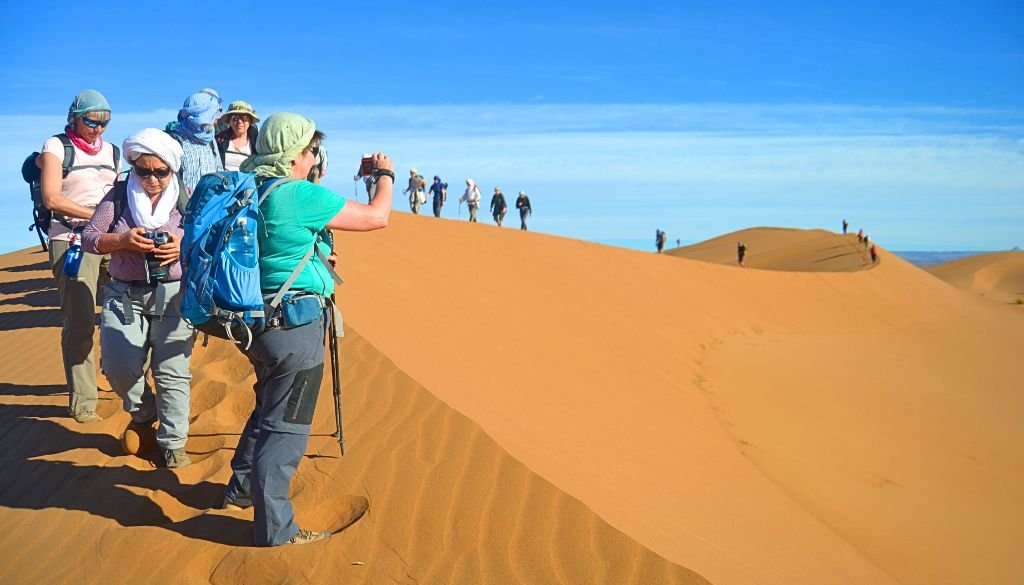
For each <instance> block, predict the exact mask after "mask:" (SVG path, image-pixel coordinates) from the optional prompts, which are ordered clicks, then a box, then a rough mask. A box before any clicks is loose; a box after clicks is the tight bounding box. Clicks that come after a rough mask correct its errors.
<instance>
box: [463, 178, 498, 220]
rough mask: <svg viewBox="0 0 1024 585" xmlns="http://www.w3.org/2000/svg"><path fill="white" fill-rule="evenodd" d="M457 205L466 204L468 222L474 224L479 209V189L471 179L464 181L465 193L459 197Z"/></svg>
mask: <svg viewBox="0 0 1024 585" xmlns="http://www.w3.org/2000/svg"><path fill="white" fill-rule="evenodd" d="M495 189H497V187H495ZM459 203H465V204H466V207H468V208H469V221H471V222H473V223H476V210H477V209H480V187H477V186H476V183H474V182H473V179H466V192H465V193H463V194H462V197H459Z"/></svg>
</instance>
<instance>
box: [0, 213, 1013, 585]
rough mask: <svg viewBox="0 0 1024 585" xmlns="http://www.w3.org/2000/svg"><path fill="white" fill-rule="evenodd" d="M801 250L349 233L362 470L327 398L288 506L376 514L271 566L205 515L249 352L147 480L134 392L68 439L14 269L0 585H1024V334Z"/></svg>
mask: <svg viewBox="0 0 1024 585" xmlns="http://www.w3.org/2000/svg"><path fill="white" fill-rule="evenodd" d="M792 231H793V230H782V231H777V230H753V231H751V232H749V233H747V234H744V235H743V238H745V241H747V243H748V246H750V248H751V249H750V256H749V258H750V263H749V265H748V266H749V267H748V268H746V269H739V268H736V267H730V266H722V265H717V264H712V263H708V262H700V261H695V260H690V259H684V258H673V257H671V256H666V255H661V256H659V255H656V254H649V253H642V252H636V251H630V250H623V249H618V248H611V247H605V246H600V245H596V244H588V243H584V242H579V241H574V240H567V239H562V238H557V237H552V236H545V235H541V234H534V233H523V232H519V231H518V230H501V229H498V228H494V227H491V226H485V225H479V224H475V225H470V224H467V223H460V222H453V221H444V220H435V219H433V218H426V217H413V216H409V215H407V214H401V213H399V214H395V215H393V216H392V226H391V227H390V228H389V229H388V230H385V231H382V232H378V233H374V234H339V236H338V248H339V251H340V252H341V273H342V275H343V277H345V279H346V284H345V285H344V286H343V287H341V288H340V289H339V299H340V302H341V304H342V307H343V309H344V311H345V315H346V319H347V323H348V336H347V337H346V338H345V340H344V341H343V344H342V352H343V355H342V363H343V367H344V374H343V388H344V394H345V399H346V403H345V407H346V423H347V425H346V435H347V438H348V441H349V442H348V450H347V455H346V456H345V458H344V459H341V460H339V459H338V458H337V446H336V444H335V443H334V442H333V440H332V438H331V437H329V436H326V435H327V434H328V433H329V432H331V430H333V413H332V411H331V404H330V379H329V377H327V378H326V379H325V383H324V387H323V389H322V394H321V403H320V405H319V409H318V412H317V420H316V421H315V429H316V433H318V436H315V437H313V438H312V440H311V443H310V449H309V453H308V454H307V459H306V460H305V461H304V462H303V464H302V466H301V467H300V470H299V473H298V475H297V477H296V481H295V483H294V485H293V493H294V500H295V502H296V506H297V509H298V510H299V513H300V518H299V520H300V523H302V524H303V525H304V526H308V527H310V528H320V527H326V526H327V525H329V524H330V523H331V522H333V521H334V519H336V518H338V517H340V516H344V515H345V514H347V513H348V512H349V511H351V510H353V509H359V508H361V507H362V506H366V505H368V506H369V511H368V512H367V514H366V516H365V517H364V518H363V519H362V520H360V521H359V522H358V523H357V524H355V525H354V526H352V527H351V528H349V529H348V530H346V531H345V532H343V533H342V534H340V535H337V536H335V537H333V538H332V539H331V540H329V541H327V542H325V543H318V544H313V545H308V546H304V547H285V548H277V549H255V548H253V547H249V546H245V543H246V542H247V539H248V524H247V522H246V518H247V516H246V514H247V513H246V512H234V513H232V512H224V511H218V510H212V509H210V507H211V506H213V505H214V504H216V502H217V500H218V499H219V496H220V493H221V490H222V489H223V485H224V483H225V482H226V480H227V478H228V476H229V473H230V471H229V468H228V463H229V460H230V456H231V449H232V447H233V445H234V443H235V441H237V433H238V432H239V430H240V429H241V426H242V423H243V421H244V419H245V417H246V415H247V414H248V410H249V408H250V407H251V403H252V396H251V390H249V388H248V385H249V384H250V383H251V379H252V375H251V371H250V369H249V366H248V364H247V363H246V362H245V361H244V360H243V359H242V358H241V357H240V355H239V354H238V353H237V351H235V350H234V349H233V348H231V347H230V346H228V345H227V344H224V343H216V342H214V341H211V345H210V347H209V348H206V349H203V348H200V347H198V346H197V351H196V355H195V357H194V360H193V371H194V375H195V379H194V385H193V417H194V420H193V425H192V432H191V437H190V441H189V445H188V451H189V453H190V455H191V457H192V459H193V460H194V461H195V462H196V463H195V464H194V465H193V466H191V467H188V468H184V469H181V470H176V471H170V470H166V469H153V468H152V466H151V464H150V463H148V462H147V461H144V460H141V459H138V458H134V457H129V456H125V455H121V454H120V452H119V446H118V443H117V435H118V434H119V432H120V430H121V429H122V428H123V426H124V424H125V423H126V422H127V415H125V414H124V413H121V412H120V407H119V404H118V401H117V400H116V398H115V397H114V396H113V394H112V393H111V392H109V391H105V392H102V393H101V399H102V400H101V408H100V412H101V414H103V415H104V416H107V417H109V418H108V419H107V420H105V421H103V422H101V423H97V424H95V425H88V426H83V425H78V424H76V423H74V422H73V421H71V420H70V419H68V418H66V417H65V416H64V414H63V410H64V405H65V403H66V398H65V397H64V396H63V394H62V382H63V374H62V370H61V367H60V358H59V353H58V351H57V347H58V343H59V342H58V339H59V327H57V325H58V322H59V314H58V313H57V311H56V309H54V308H53V301H54V294H53V292H52V284H51V281H50V279H49V278H48V273H47V271H46V266H45V262H44V261H45V255H43V254H39V253H30V252H28V251H26V252H19V253H15V254H8V255H6V256H3V257H0V347H2V348H4V350H5V351H4V352H3V358H2V359H3V362H2V364H0V371H2V372H3V378H2V380H0V389H2V392H0V404H2V405H3V406H2V408H0V417H2V418H3V421H2V422H3V424H2V425H0V429H2V431H0V432H3V433H4V434H5V437H6V439H7V440H6V442H5V446H6V447H7V449H5V450H4V451H3V452H2V454H0V463H2V464H3V467H4V469H5V473H4V474H0V525H2V526H4V528H5V529H4V530H3V531H0V554H2V555H3V558H4V559H5V560H4V563H3V565H2V568H0V581H2V582H4V583H37V582H54V581H69V582H82V583H111V582H150V581H151V580H152V578H153V577H152V576H153V575H161V577H162V578H163V579H164V580H165V581H168V582H180V583H215V584H242V583H281V582H295V583H299V582H312V583H327V582H331V583H339V582H343V583H349V582H353V583H395V582H419V583H441V582H444V583H702V582H705V581H704V578H706V579H707V580H708V581H710V582H713V583H721V584H732V583H737V584H740V583H750V584H772V583H779V584H787V585H788V584H801V583H806V584H820V583H830V584H831V583H858V584H861V583H880V584H881V583H907V584H909V583H922V584H923V583H975V582H984V583H1007V584H1009V583H1017V582H1020V581H1021V580H1022V579H1024V569H1022V565H1021V564H1020V563H1019V562H1017V559H1016V557H1015V556H1014V555H1012V553H1013V552H1015V550H1014V548H1015V544H1016V543H1017V542H1020V541H1022V540H1024V504H1021V503H1020V501H1019V500H1020V498H1019V497H1016V490H1014V489H1013V486H1015V485H1019V482H1020V480H1021V479H1024V478H1022V476H1024V465H1022V463H1024V457H1022V456H1021V455H1020V454H1019V453H1018V452H1017V450H1016V448H1017V446H1018V445H1020V444H1021V439H1022V438H1024V436H1022V435H1024V430H1022V427H1021V425H1019V424H1018V423H1017V421H1016V420H1015V419H1016V418H1019V414H1020V413H1021V412H1022V410H1021V406H1024V405H1022V404H1021V402H1022V396H1021V393H1020V380H1021V379H1022V374H1024V366H1022V364H1021V361H1020V360H1019V359H1017V358H1016V354H1014V353H1013V351H1012V350H1013V349H1015V348H1019V347H1020V346H1021V342H1022V341H1024V328H1022V327H1021V325H1024V314H1022V312H1021V309H1020V308H1018V307H1016V306H1010V305H1005V304H1003V305H999V304H994V303H989V302H986V301H983V300H975V298H973V297H972V296H971V295H969V294H966V293H963V292H961V291H958V290H956V289H954V288H953V287H950V286H948V285H946V284H945V283H943V282H941V281H940V280H938V279H936V278H934V277H933V276H931V275H929V274H927V273H925V272H924V271H921V270H918V269H916V268H914V267H913V266H911V265H909V264H907V263H905V262H902V261H901V260H899V259H898V258H895V257H892V256H889V255H888V254H887V253H885V252H884V251H882V260H881V262H880V263H879V264H878V265H877V266H875V267H871V268H870V269H868V270H863V269H860V268H863V267H864V266H861V267H860V268H842V267H833V268H830V269H829V270H833V271H838V272H829V273H826V272H783V271H778V270H779V269H780V267H790V268H785V269H788V270H794V269H799V268H792V267H793V266H808V265H812V264H814V263H815V262H814V261H815V260H816V259H819V258H822V257H823V255H826V256H827V255H828V252H827V250H826V249H825V248H826V247H835V249H836V250H840V249H842V247H843V246H847V244H848V241H847V240H848V238H845V239H844V238H842V237H841V236H833V237H829V235H828V233H827V232H808V233H809V234H810V235H812V236H813V237H814V238H815V241H814V243H810V242H804V243H800V238H796V239H795V240H792V241H791V240H790V239H784V240H782V239H779V240H776V238H773V237H772V236H773V235H777V234H787V235H788V234H789V232H792ZM780 237H781V236H780ZM736 239H737V235H736V234H731V235H728V236H723V238H721V240H722V244H721V246H717V248H720V249H718V250H717V251H716V246H711V247H710V248H709V249H707V250H706V251H707V253H709V254H719V255H720V256H721V257H722V258H728V254H729V253H732V254H735V240H736ZM853 244H856V239H855V238H854V241H853ZM772 246H774V247H775V248H778V249H780V250H781V249H785V248H789V249H790V250H791V252H790V253H789V254H786V253H783V252H778V253H777V254H776V257H775V259H773V260H772V261H771V262H768V261H765V262H764V263H763V264H762V263H761V259H758V260H756V263H755V259H756V258H757V257H758V255H759V253H760V252H762V251H766V250H769V249H770V248H771V247H772ZM847 253H848V254H851V255H852V253H849V252H847ZM733 257H734V256H733ZM818 264H825V263H818ZM846 265H849V264H846ZM758 267H762V268H773V267H774V268H776V271H768V270H758V269H756V268H758ZM844 270H855V271H854V272H843V271H844ZM1018 353H1019V352H1018ZM101 385H103V386H104V387H106V386H105V382H101ZM702 576H703V578H702ZM65 577H66V578H65Z"/></svg>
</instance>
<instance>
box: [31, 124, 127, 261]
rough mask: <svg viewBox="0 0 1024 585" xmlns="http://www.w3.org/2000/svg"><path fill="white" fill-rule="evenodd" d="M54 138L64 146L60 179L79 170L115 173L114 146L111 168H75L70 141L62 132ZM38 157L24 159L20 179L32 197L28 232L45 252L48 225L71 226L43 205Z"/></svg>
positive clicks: (117, 151)
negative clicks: (30, 232)
mask: <svg viewBox="0 0 1024 585" xmlns="http://www.w3.org/2000/svg"><path fill="white" fill-rule="evenodd" d="M56 137H57V138H58V139H59V140H60V143H61V144H63V145H64V162H62V163H61V171H62V175H61V178H62V179H63V178H67V176H68V174H70V173H71V172H73V171H77V170H79V169H109V170H112V171H114V172H117V167H118V164H117V163H118V161H120V160H121V149H120V148H118V147H117V145H116V144H111V146H113V147H114V160H113V166H107V165H81V166H77V167H76V166H75V147H74V145H73V144H71V139H70V138H68V135H67V134H64V133H63V132H62V133H60V134H57V135H56ZM38 156H39V153H38V152H33V153H32V154H30V155H28V157H27V158H25V162H24V163H22V165H21V177H22V178H23V179H25V182H26V183H28V185H29V192H30V193H31V195H32V225H30V226H28V229H29V231H32V230H35V231H36V235H37V236H39V245H40V246H42V247H43V251H44V252H45V251H47V249H48V248H47V246H46V242H47V234H49V232H50V223H51V222H52V221H53V220H57V221H59V222H60V223H61V224H62V225H63V226H64V227H66V228H68V229H71V224H70V223H69V222H68V219H67V218H66V217H64V216H63V215H60V214H57V213H54V212H52V211H50V210H49V209H47V208H46V205H45V204H44V203H43V186H42V182H41V181H40V175H41V172H40V170H39V167H37V166H36V158H37V157H38Z"/></svg>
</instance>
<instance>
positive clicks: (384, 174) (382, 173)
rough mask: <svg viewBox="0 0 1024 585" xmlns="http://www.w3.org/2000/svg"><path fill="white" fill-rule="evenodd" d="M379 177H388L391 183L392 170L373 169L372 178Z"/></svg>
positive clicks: (393, 177)
mask: <svg viewBox="0 0 1024 585" xmlns="http://www.w3.org/2000/svg"><path fill="white" fill-rule="evenodd" d="M381 177H389V178H390V179H391V183H392V184H394V182H395V173H394V172H392V171H389V170H388V169H373V178H375V179H379V178H381Z"/></svg>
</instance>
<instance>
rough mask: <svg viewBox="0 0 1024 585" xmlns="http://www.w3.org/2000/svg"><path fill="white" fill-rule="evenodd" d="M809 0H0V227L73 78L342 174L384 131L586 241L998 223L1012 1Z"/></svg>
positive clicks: (925, 236) (18, 203) (1016, 71)
mask: <svg viewBox="0 0 1024 585" xmlns="http://www.w3.org/2000/svg"><path fill="white" fill-rule="evenodd" d="M810 4H811V3H806V2H775V3H771V4H770V5H769V4H767V3H761V2H732V3H729V2H684V1H681V2H653V3H647V4H645V5H631V4H627V3H616V4H614V5H613V4H604V3H596V4H588V3H579V2H561V3H556V2H546V3H540V2H517V3H509V4H501V5H499V6H489V5H485V3H475V2H474V3H470V2H432V3H409V2H395V3H390V4H368V3H351V2H337V3H322V4H321V3H315V2H307V3H302V4H296V5H295V6H294V7H293V6H289V5H284V4H282V3H262V2H247V3H243V4H217V5H216V6H212V5H210V4H209V3H205V4H204V3H182V4H173V5H172V4H169V3H168V4H166V5H164V4H156V3H154V4H152V5H146V4H142V3H130V4H129V3H118V2H108V3H103V4H101V5H90V6H89V7H88V8H87V9H86V8H84V7H83V6H84V5H82V4H80V3H64V2H55V3H48V4H46V5H44V6H35V5H29V3H17V4H14V5H12V6H8V7H6V14H5V16H6V18H5V19H4V22H3V23H2V24H0V27H2V28H0V31H2V34H0V52H2V54H3V55H4V56H5V58H4V59H3V60H2V62H0V105H2V106H3V107H2V109H0V123H2V125H3V127H4V128H5V129H6V131H7V134H8V137H7V140H5V141H3V143H2V144H0V150H2V152H3V153H4V155H5V156H6V158H7V159H8V160H10V161H12V164H10V165H6V166H5V168H4V169H3V170H0V189H3V191H4V192H5V196H4V197H3V199H0V201H3V203H2V204H0V232H2V233H3V234H4V237H3V239H2V243H0V252H6V251H10V250H13V249H18V248H22V247H26V246H30V245H32V244H33V242H34V237H35V236H34V235H33V234H31V233H30V232H28V231H26V230H25V226H27V225H28V223H29V221H28V217H29V207H28V203H27V198H28V196H27V189H26V188H25V185H24V183H23V182H22V181H21V179H20V177H19V176H18V172H17V167H18V166H20V162H21V160H22V159H23V158H24V155H25V154H27V153H28V152H30V151H32V150H37V149H38V148H39V147H40V145H41V144H42V142H43V140H44V139H45V138H46V137H47V136H49V135H51V134H53V133H56V132H59V131H60V130H61V128H62V125H63V118H64V114H65V112H66V109H67V106H68V104H69V103H70V101H71V99H72V98H73V97H74V95H75V94H76V93H77V92H78V91H79V90H80V89H83V88H87V87H88V88H94V89H98V90H99V91H101V92H103V93H104V94H105V95H106V96H107V97H108V99H109V100H110V102H111V104H112V107H113V109H114V121H113V124H112V125H111V127H110V128H109V129H108V131H107V137H108V138H109V139H111V140H114V141H116V142H120V140H121V139H123V138H124V136H126V135H127V134H129V133H130V132H133V131H134V130H137V129H139V128H141V127H144V126H147V125H156V126H162V125H163V124H164V123H165V122H166V121H168V120H170V119H172V118H173V116H174V113H175V111H176V109H177V107H178V106H179V105H180V104H181V102H182V100H183V99H184V98H185V97H186V96H187V95H188V94H189V93H191V92H193V91H195V90H197V89H199V88H201V87H207V86H209V87H214V88H216V89H218V90H219V91H220V92H221V94H222V95H223V96H224V98H225V99H226V100H233V99H245V100H247V101H249V102H251V103H252V104H253V105H254V106H255V107H256V109H257V111H258V112H259V113H260V114H261V115H266V114H268V113H271V112H274V111H281V110H290V111H297V112H299V113H303V114H305V115H307V116H310V117H312V118H314V119H315V120H316V121H317V123H318V126H319V127H320V128H321V129H323V130H325V131H326V132H327V133H328V146H329V147H330V152H331V159H332V160H331V162H332V168H331V171H332V172H331V173H329V175H328V181H327V184H328V186H330V187H332V188H334V189H336V190H337V191H338V192H339V193H341V194H343V195H348V196H351V195H352V192H353V184H352V181H351V180H350V176H349V175H350V169H349V167H351V168H352V169H354V167H355V164H356V161H357V159H358V157H359V155H360V154H361V153H362V152H363V151H368V150H384V151H386V152H388V153H390V154H392V155H393V157H394V158H395V160H396V162H397V164H398V166H399V170H400V176H402V175H405V172H404V171H405V170H406V169H408V168H409V167H411V166H415V167H417V168H418V169H420V170H421V171H423V172H424V173H425V174H428V175H433V174H435V173H436V174H441V175H442V176H443V177H444V178H445V179H446V180H448V181H449V183H451V185H452V189H453V191H455V190H456V189H457V186H460V185H463V181H464V179H465V178H466V177H473V178H474V179H476V180H477V182H478V183H480V184H481V185H482V187H483V188H484V189H485V194H489V192H490V191H491V189H493V186H494V185H500V186H501V187H502V188H503V190H504V191H505V192H506V193H509V192H516V191H519V190H520V189H523V190H525V191H527V192H528V193H529V194H530V196H531V199H532V200H533V202H534V207H535V209H536V214H535V216H534V221H533V222H532V224H531V225H532V227H534V228H535V229H537V230H539V231H544V232H548V233H554V234H559V235H565V236H570V237H578V238H583V239H588V240H594V241H601V242H606V243H615V244H620V245H627V246H643V247H645V248H648V247H650V245H651V244H652V242H653V233H654V230H655V228H661V229H664V230H666V231H667V232H668V234H669V238H670V239H671V240H674V239H676V238H680V239H681V240H682V241H683V242H684V243H688V242H695V241H699V240H703V239H707V238H710V237H713V236H715V235H719V234H722V233H725V232H729V231H733V230H736V229H742V228H745V227H751V226H757V225H773V226H789V227H805V228H810V227H826V228H829V229H838V224H839V222H840V221H841V219H842V218H843V217H846V218H848V219H849V220H850V222H851V224H852V225H853V226H854V227H864V228H865V229H866V230H867V231H868V232H869V233H871V234H872V236H873V239H875V240H877V241H879V242H880V243H881V244H882V245H883V246H886V247H888V248H890V249H896V250H900V249H903V250H906V249H918V250H943V249H947V250H948V249H973V250H987V249H1006V248H1010V247H1012V246H1017V245H1021V246H1024V230H1022V229H1021V226H1022V224H1024V4H1022V3H1021V2H1010V1H1004V2H984V1H982V2H971V3H965V2H898V1H897V2H857V3H853V2H850V3H834V2H833V3H829V2H822V3H816V5H810ZM296 8H301V13H299V12H296ZM396 207H397V208H398V209H403V210H404V209H406V206H405V205H404V201H402V200H401V199H400V200H399V201H398V202H397V203H396ZM456 214H457V208H456V207H455V206H454V205H450V206H449V209H446V211H445V216H446V217H451V218H454V217H456ZM462 217H465V212H464V211H463V212H462Z"/></svg>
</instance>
